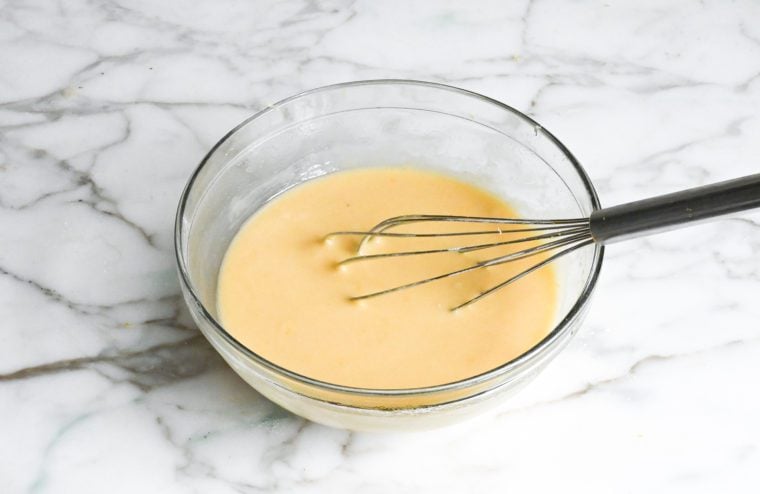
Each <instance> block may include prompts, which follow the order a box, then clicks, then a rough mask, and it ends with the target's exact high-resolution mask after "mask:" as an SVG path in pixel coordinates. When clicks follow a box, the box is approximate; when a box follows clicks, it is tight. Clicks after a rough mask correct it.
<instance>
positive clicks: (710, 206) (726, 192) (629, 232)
mask: <svg viewBox="0 0 760 494" xmlns="http://www.w3.org/2000/svg"><path fill="white" fill-rule="evenodd" d="M758 207H760V174H755V175H749V176H746V177H742V178H737V179H734V180H728V181H725V182H719V183H715V184H711V185H705V186H702V187H697V188H693V189H687V190H684V191H680V192H675V193H672V194H666V195H662V196H657V197H652V198H649V199H644V200H641V201H635V202H631V203H627V204H621V205H619V206H613V207H609V208H604V209H598V210H596V211H594V212H593V213H591V215H590V216H589V217H588V218H574V219H535V220H534V219H518V218H487V217H473V216H456V215H432V214H410V215H404V216H396V217H393V218H388V219H386V220H384V221H382V222H380V223H378V224H377V225H376V226H374V227H373V228H372V229H370V230H369V231H338V232H332V233H330V234H329V235H328V236H338V235H356V236H361V237H362V240H361V242H360V244H359V247H358V249H357V253H356V255H355V256H353V257H349V258H347V259H345V260H343V261H342V262H341V264H348V263H354V262H363V261H371V260H374V259H381V258H388V257H402V256H421V255H432V254H438V253H444V252H455V253H466V252H474V251H480V250H486V249H491V248H495V247H500V246H505V245H513V244H521V243H531V244H536V243H538V245H531V246H530V247H527V248H524V249H522V250H517V251H514V252H510V253H509V254H506V255H502V256H498V257H494V258H492V259H488V260H484V261H480V262H477V263H475V264H473V265H472V266H468V267H465V268H462V269H458V270H455V271H449V272H446V273H441V274H439V275H436V276H432V277H430V278H425V279H421V280H418V281H414V282H411V283H407V284H404V285H400V286H394V287H391V288H386V289H384V290H380V291H376V292H372V293H367V294H362V295H357V296H354V297H352V300H362V299H368V298H372V297H378V296H380V295H386V294H389V293H393V292H397V291H399V290H405V289H409V288H413V287H416V286H420V285H424V284H427V283H432V282H434V281H438V280H442V279H444V278H449V277H452V276H458V275H462V274H465V273H468V272H470V271H474V270H476V269H484V268H487V267H489V266H496V265H500V264H504V263H508V262H513V261H516V260H518V259H525V258H528V257H533V256H537V255H539V254H542V253H543V254H545V255H548V257H545V258H543V259H541V260H540V261H538V262H536V263H535V264H533V265H531V266H530V267H528V268H527V269H524V270H522V271H520V272H519V273H517V274H515V275H514V276H511V277H510V278H508V279H506V280H504V281H503V282H501V283H499V284H497V285H495V286H493V287H491V288H488V289H486V290H484V291H482V292H480V293H479V294H478V295H476V296H475V297H472V298H470V299H469V300H466V301H465V302H463V303H461V304H459V305H457V306H456V307H453V308H452V309H451V310H457V309H461V308H463V307H466V306H468V305H471V304H473V303H475V302H477V301H478V300H481V299H483V298H484V297H486V296H488V295H490V294H492V293H494V292H496V291H497V290H499V289H501V288H504V287H506V286H507V285H510V284H512V283H514V282H516V281H517V280H519V279H521V278H523V277H524V276H527V275H528V274H530V273H532V272H533V271H536V270H538V269H540V268H542V267H544V266H546V265H548V264H550V263H552V262H554V261H556V260H557V259H559V258H561V257H563V256H566V255H568V254H570V253H571V252H574V251H576V250H578V249H581V248H583V247H586V246H588V245H592V244H595V243H596V244H607V243H609V242H613V241H618V240H625V239H628V238H633V237H637V236H643V235H648V234H651V233H656V232H659V231H664V230H670V229H674V228H678V227H681V226H684V225H686V224H689V223H692V222H695V221H699V220H703V219H707V218H712V217H715V216H721V215H726V214H730V213H735V212H738V211H745V210H748V209H752V208H758ZM436 222H438V223H443V222H454V223H462V224H482V225H492V227H491V228H490V229H484V230H476V231H461V232H446V233H414V232H411V233H410V232H406V231H404V232H398V231H395V232H394V231H392V230H393V229H395V228H398V227H400V226H402V225H409V224H414V223H436ZM494 225H495V226H494ZM484 228H485V227H484ZM504 234H512V235H514V234H522V235H521V236H519V237H517V238H514V237H510V238H509V239H507V240H498V239H496V240H494V238H493V237H490V238H491V241H489V242H484V243H480V244H476V245H464V246H452V247H445V248H440V249H426V250H409V251H399V252H384V253H379V254H362V248H363V247H364V246H365V245H366V243H367V241H368V240H369V239H371V238H373V237H400V238H424V237H467V236H484V235H491V236H494V235H495V236H497V238H498V236H500V235H504Z"/></svg>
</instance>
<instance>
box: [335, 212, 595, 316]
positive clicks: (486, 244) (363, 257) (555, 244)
mask: <svg viewBox="0 0 760 494" xmlns="http://www.w3.org/2000/svg"><path fill="white" fill-rule="evenodd" d="M436 222H438V223H462V224H479V225H483V226H484V227H483V229H479V230H474V231H453V232H440V233H435V232H433V233H430V232H408V231H402V232H400V231H394V230H396V229H397V228H399V227H401V226H404V225H410V224H414V223H428V224H430V223H436ZM488 226H490V228H488V229H486V227H488ZM332 236H360V237H362V239H361V242H360V243H359V247H358V249H357V252H356V255H354V256H352V257H348V258H346V259H344V260H342V261H341V262H340V263H339V264H341V265H346V264H351V263H356V262H363V261H372V260H376V259H383V258H392V257H407V256H422V255H433V254H441V253H446V252H449V253H452V252H453V253H461V254H464V253H468V252H475V251H484V250H487V249H494V248H498V247H504V246H515V247H516V246H519V245H520V244H528V246H527V247H525V248H522V249H518V250H515V251H512V252H509V253H507V254H504V255H499V256H496V257H493V258H490V259H486V260H482V261H478V262H475V263H474V264H472V265H471V266H468V267H465V268H462V269H457V270H454V271H449V272H445V273H441V274H439V275H435V276H431V277H429V278H424V279H421V280H417V281H414V282H411V283H406V284H403V285H398V286H394V287H390V288H386V289H383V290H379V291H375V292H371V293H366V294H361V295H356V296H353V297H351V300H363V299H368V298H373V297H378V296H380V295H386V294H389V293H393V292H397V291H400V290H405V289H408V288H413V287H416V286H420V285H424V284H427V283H431V282H434V281H438V280H442V279H445V278H449V277H452V276H459V275H462V274H465V273H468V272H471V271H474V270H476V269H485V268H488V267H490V266H498V265H501V264H505V263H509V262H514V261H517V260H520V259H526V258H529V257H534V256H539V257H540V260H538V261H537V262H535V263H534V264H531V265H530V266H529V267H527V268H526V269H523V270H521V271H520V272H518V273H517V274H514V275H512V276H510V277H509V278H508V279H506V280H504V281H503V282H500V283H498V284H497V285H495V286H492V287H490V288H488V289H486V290H483V291H482V292H480V293H479V294H478V295H476V296H475V297H472V298H470V299H468V300H466V301H464V302H463V303H461V304H459V305H457V306H456V307H453V308H452V309H451V310H452V311H453V310H457V309H461V308H463V307H466V306H468V305H470V304H473V303H475V302H477V301H478V300H481V299H482V298H484V297H486V296H487V295H490V294H492V293H494V292H496V291H497V290H499V289H501V288H504V287H506V286H508V285H510V284H512V283H514V282H515V281H517V280H519V279H520V278H523V277H524V276H527V275H528V274H530V273H532V272H534V271H536V270H538V269H540V268H542V267H544V266H546V265H548V264H550V263H552V262H553V261H556V260H557V259H559V258H560V257H562V256H565V255H567V254H570V253H571V252H574V251H576V250H578V249H580V248H582V247H585V246H587V245H590V244H592V243H594V240H593V237H592V235H591V230H590V225H589V219H588V218H576V219H550V220H546V219H541V220H534V219H522V218H520V219H516V218H488V217H477V216H453V215H433V214H416V215H404V216H395V217H393V218H388V219H386V220H384V221H382V222H380V223H378V224H377V225H375V226H374V227H373V228H372V229H370V230H368V231H337V232H332V233H330V234H328V235H327V237H332ZM375 237H395V238H410V239H413V238H445V237H452V238H454V237H476V238H477V237H481V238H483V237H486V238H488V241H481V243H475V244H470V245H456V246H452V247H442V248H431V249H420V250H401V251H391V252H382V253H377V254H362V250H363V248H364V247H365V246H366V244H367V242H369V241H370V240H371V239H372V238H375ZM499 237H501V238H499ZM541 254H543V256H541Z"/></svg>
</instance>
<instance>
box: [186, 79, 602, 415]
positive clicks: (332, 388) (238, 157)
mask: <svg viewBox="0 0 760 494" xmlns="http://www.w3.org/2000/svg"><path fill="white" fill-rule="evenodd" d="M389 165H413V166H415V167H422V168H428V169H432V170H437V171H441V172H445V173H447V174H450V175H453V176H456V177H460V178H462V179H464V180H467V181H469V182H472V183H475V184H477V185H480V186H481V187H484V188H486V189H489V190H491V191H492V192H494V193H496V194H498V195H500V196H502V197H504V198H505V199H506V200H508V201H509V202H510V203H511V204H513V205H514V206H516V208H517V209H518V211H520V213H521V215H523V216H525V217H533V218H565V217H567V218H576V217H581V216H588V215H589V214H590V213H591V211H592V210H594V209H596V208H598V207H599V203H598V199H597V196H596V193H595V191H594V188H593V186H592V185H591V182H590V181H589V179H588V177H587V176H586V173H585V172H584V171H583V169H582V168H581V166H580V165H579V164H578V162H577V160H576V159H575V158H574V157H573V156H572V155H571V154H570V152H569V151H568V150H567V149H566V148H565V147H564V146H563V145H562V144H561V143H560V142H559V141H558V140H557V139H556V138H555V137H554V136H553V135H551V134H550V133H549V132H547V131H546V130H545V129H544V128H543V127H541V126H540V125H539V124H537V123H536V122H534V121H533V120H531V119H530V118H529V117H527V116H525V115H523V114H522V113H520V112H518V111H517V110H515V109H513V108H510V107H509V106H507V105H504V104H503V103H500V102H498V101H495V100H493V99H490V98H487V97H485V96H481V95H479V94H476V93H472V92H469V91H465V90H462V89H457V88H454V87H450V86H444V85H441V84H433V83H428V82H416V81H402V80H380V81H360V82H352V83H346V84H337V85H333V86H327V87H323V88H319V89H315V90H312V91H307V92H305V93H301V94H299V95H296V96H293V97H291V98H288V99H286V100H283V101H281V102H279V103H276V104H274V105H272V106H270V107H268V108H266V109H265V110H263V111H261V112H259V113H258V114H256V115H254V116H253V117H251V118H249V119H248V120H246V121H245V122H243V123H242V124H240V125H239V126H238V127H236V128H235V129H233V130H232V131H231V132H230V133H229V134H227V135H226V136H224V138H222V140H221V141H219V143H218V144H216V146H214V148H213V149H212V150H211V151H210V152H209V153H208V155H207V156H206V157H205V158H204V160H203V161H202V162H201V164H200V165H199V166H198V168H197V170H196V171H195V173H193V175H192V177H191V178H190V180H189V182H188V184H187V186H186V188H185V190H184V192H183V194H182V197H181V199H180V204H179V209H178V211H177V221H176V227H175V248H176V256H177V264H178V268H179V275H180V283H181V287H182V293H183V295H184V298H185V300H186V302H187V305H188V306H189V308H190V311H191V312H192V315H193V317H194V319H195V321H196V323H197V324H198V327H199V328H200V330H201V331H202V332H203V334H204V335H205V336H206V338H207V339H208V340H209V341H210V342H211V344H212V345H213V346H214V348H216V350H217V351H218V352H219V353H220V354H221V355H222V357H224V359H225V360H226V361H227V362H228V363H229V365H230V366H231V367H232V368H233V369H234V370H235V371H236V372H237V373H238V374H239V375H240V376H241V377H242V378H243V379H245V380H246V381H247V382H248V383H249V384H250V385H251V386H253V387H254V388H255V389H257V390H258V391H259V392H260V393H261V394H263V395H264V396H266V397H268V398H269V399H271V400H272V401H274V402H275V403H278V404H279V405H281V406H283V407H284V408H286V409H288V410H290V411H292V412H294V413H296V414H298V415H301V416H303V417H306V418H308V419H311V420H313V421H316V422H320V423H323V424H327V425H331V426H336V427H343V428H348V429H357V430H383V429H417V428H426V427H433V426H438V425H443V424H446V423H449V422H451V421H454V420H458V419H460V418H463V417H466V416H470V415H473V414H475V413H478V412H479V411H481V410H483V409H485V408H488V407H491V406H493V405H495V404H497V403H498V402H499V401H500V400H501V399H502V398H504V397H505V396H507V395H508V394H510V392H513V391H514V390H516V389H517V388H518V387H520V386H521V385H523V384H525V383H526V382H528V381H529V380H530V379H532V378H533V377H534V376H535V375H536V374H537V373H538V372H539V371H541V369H543V367H544V366H546V364H547V363H548V362H549V361H550V360H551V359H552V358H553V357H554V356H555V355H556V354H557V352H558V351H559V350H561V349H562V348H563V347H564V345H565V344H566V343H567V342H568V340H569V339H570V337H571V336H572V335H573V334H574V333H575V331H576V330H577V329H578V327H579V325H580V323H581V320H582V319H583V316H584V313H585V311H586V308H587V306H588V302H589V297H590V295H591V293H592V291H593V289H594V285H595V282H596V280H597V276H598V273H599V270H600V268H601V263H602V256H603V248H602V247H600V246H589V247H586V248H584V249H581V250H579V251H577V252H575V253H573V254H572V255H569V256H567V257H565V258H563V259H561V260H560V261H559V263H558V264H557V265H556V266H557V273H558V278H559V283H560V290H559V291H560V303H559V304H558V309H557V310H556V314H555V321H554V328H553V330H552V331H551V332H550V333H549V334H548V335H547V336H546V338H544V339H543V340H542V341H541V342H539V343H538V344H537V345H536V346H535V347H533V348H532V349H530V350H529V351H528V352H526V353H525V354H523V355H521V356H520V357H518V358H516V359H514V360H512V361H510V362H504V364H503V365H501V366H499V367H497V368H495V369H492V370H490V371H488V372H486V373H483V374H480V375H477V376H473V377H471V378H469V379H465V380H462V381H458V382H452V383H447V384H442V385H439V386H432V387H425V388H417V389H401V390H387V389H361V388H352V387H346V386H341V385H339V384H334V383H327V382H321V381H318V380H315V379H311V378H309V377H308V376H303V375H299V374H297V373H294V372H291V371H290V370H288V369H285V368H283V367H280V366H278V365H277V364H276V363H274V362H270V361H268V360H267V359H265V358H263V357H262V356H261V355H258V354H257V353H256V349H255V348H253V349H250V348H246V347H244V346H243V345H242V344H240V343H239V342H238V341H237V340H236V339H235V338H234V337H233V336H232V335H230V334H229V333H228V332H227V331H226V330H225V329H224V327H223V326H222V325H221V324H220V322H219V321H218V320H217V318H216V316H217V312H216V287H217V275H218V272H219V267H220V264H221V262H222V258H223V256H224V253H225V251H226V250H227V247H228V245H229V243H230V241H231V240H232V238H233V237H234V235H235V233H236V232H237V231H238V228H239V227H240V226H241V224H242V223H243V222H244V221H245V220H246V219H247V218H248V217H249V216H250V215H251V214H253V213H254V212H255V211H256V210H257V209H259V208H260V207H262V206H263V205H264V204H265V203H266V202H267V201H269V200H271V199H272V198H274V197H275V196H277V195H278V194H280V193H281V192H283V191H284V190H287V189H289V188H290V187H293V186H295V185H297V184H299V183H301V182H304V181H306V180H310V179H313V178H315V177H319V176H321V175H324V174H327V173H332V172H335V171H339V170H346V169H351V168H357V167H376V166H389ZM389 200H392V198H389ZM452 213H456V212H455V211H453V212H452ZM272 262H277V260H276V259H273V260H272ZM283 282H284V281H283ZM431 337H433V336H432V335H431Z"/></svg>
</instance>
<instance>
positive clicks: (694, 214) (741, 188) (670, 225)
mask: <svg viewBox="0 0 760 494" xmlns="http://www.w3.org/2000/svg"><path fill="white" fill-rule="evenodd" d="M752 208H760V173H759V174H755V175H749V176H746V177H742V178H737V179H734V180H727V181H725V182H718V183H715V184H710V185H705V186H702V187H696V188H694V189H687V190H684V191H681V192H675V193H672V194H666V195H662V196H657V197H652V198H649V199H643V200H641V201H635V202H630V203H627V204H621V205H619V206H612V207H609V208H604V209H599V210H597V211H594V212H593V213H592V214H591V224H590V226H591V235H592V236H593V238H594V240H595V241H596V242H597V243H601V244H604V243H609V242H613V241H617V240H625V239H626V238H631V237H636V236H643V235H647V234H649V233H655V232H657V231H663V230H671V229H674V228H677V227H678V226H679V225H683V224H686V223H691V222H693V221H699V220H703V219H707V218H712V217H714V216H721V215H725V214H730V213H735V212H737V211H744V210H747V209H752Z"/></svg>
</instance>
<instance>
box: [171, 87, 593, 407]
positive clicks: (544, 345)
mask: <svg viewBox="0 0 760 494" xmlns="http://www.w3.org/2000/svg"><path fill="white" fill-rule="evenodd" d="M372 85H377V86H383V85H404V86H417V87H423V88H431V89H436V90H443V91H449V92H453V93H457V94H459V95H463V96H467V97H471V98H476V99H479V100H481V101H483V102H486V103H489V104H492V105H494V106H496V107H498V108H500V109H502V110H506V111H508V112H510V113H512V114H513V115H515V116H517V117H518V118H520V119H522V120H524V121H525V122H527V123H528V124H530V125H532V126H533V127H534V129H535V130H536V132H537V133H540V134H542V135H543V136H544V137H545V138H547V139H548V140H549V141H551V142H552V144H554V145H555V146H556V147H557V148H558V149H559V150H560V151H561V152H562V153H563V154H564V156H565V157H566V158H567V159H568V160H569V161H570V163H571V165H572V166H573V168H574V170H575V172H576V173H577V174H578V176H579V177H580V179H581V182H582V183H583V185H584V187H585V190H586V193H587V194H588V196H589V199H590V201H591V205H592V208H593V209H594V210H597V209H599V208H600V207H601V206H600V202H599V197H598V195H597V193H596V189H595V188H594V186H593V184H592V182H591V179H590V178H589V176H588V174H587V173H586V171H585V170H584V168H583V166H581V164H580V162H579V161H578V160H577V159H576V158H575V156H574V155H573V154H572V153H571V152H570V150H569V149H568V148H567V147H566V146H565V145H564V144H563V143H562V142H561V141H560V140H559V139H557V137H555V136H554V135H553V134H552V133H551V132H549V131H548V130H546V128H544V126H543V125H541V124H539V123H538V122H536V121H535V120H534V119H532V118H531V117H529V116H527V115H526V114H524V113H522V112H521V111H519V110H517V109H515V108H513V107H511V106H509V105H507V104H505V103H502V102H501V101H498V100H496V99H494V98H490V97H488V96H484V95H482V94H480V93H476V92H474V91H470V90H467V89H462V88H458V87H455V86H451V85H448V84H441V83H438V82H429V81H419V80H413V79H368V80H359V81H349V82H341V83H337V84H330V85H326V86H321V87H317V88H314V89H309V90H306V91H302V92H300V93H297V94H294V95H292V96H289V97H287V98H285V99H282V100H280V101H278V102H276V103H273V104H271V105H269V106H267V107H266V108H264V109H263V110H261V111H258V112H256V113H254V114H253V115H251V116H250V117H248V118H246V119H245V120H243V121H242V122H240V123H239V124H238V125H236V126H235V127H234V128H232V130H230V131H229V132H227V133H226V134H225V135H224V136H223V137H222V138H221V139H219V141H217V143H216V144H214V146H213V147H212V148H211V149H210V150H209V151H208V153H206V155H205V156H204V157H203V159H202V160H201V162H200V163H199V164H198V166H197V167H196V168H195V170H194V171H193V173H192V174H191V175H190V178H189V179H188V181H187V183H186V184H185V187H184V189H183V190H182V194H181V195H180V199H179V204H178V207H177V212H176V216H175V223H174V254H175V260H176V263H177V270H178V272H179V278H180V282H181V283H182V285H183V286H184V288H185V293H186V294H189V295H190V297H191V299H192V302H193V303H194V305H196V306H197V307H198V308H199V310H200V314H201V315H202V317H203V318H204V319H205V320H206V321H207V322H208V323H209V324H210V325H211V327H212V328H214V330H215V331H216V332H217V333H218V334H219V335H220V336H221V337H222V338H223V339H224V340H226V341H227V342H228V343H229V344H230V345H232V346H233V347H235V348H236V349H237V350H238V351H240V352H241V353H243V354H244V355H245V356H246V357H248V358H250V359H252V360H253V361H255V362H256V363H257V364H259V365H261V366H263V367H265V368H267V369H268V370H269V371H272V372H274V373H276V374H282V375H284V376H286V377H288V378H290V379H293V380H295V381H298V382H301V383H302V384H306V385H309V386H314V387H316V388H320V389H322V390H324V391H330V392H339V393H346V394H350V395H354V396H357V395H358V396H365V397H382V396H385V397H399V396H415V395H429V394H435V393H441V392H447V391H457V390H463V389H467V388H468V387H471V386H476V385H478V384H481V383H484V382H487V381H489V380H490V379H492V378H494V377H496V376H497V375H500V374H504V373H507V372H509V371H511V370H512V369H515V368H519V367H520V366H521V365H523V364H525V363H526V362H528V361H530V360H532V359H533V358H535V357H537V356H538V355H540V354H542V353H543V352H544V351H545V350H548V349H549V348H551V347H552V344H553V343H554V342H555V341H556V340H558V339H559V338H560V337H561V336H562V335H563V334H564V333H565V332H566V330H567V329H568V327H569V326H570V324H571V323H572V322H573V321H574V320H575V319H576V318H577V317H578V316H579V315H580V314H581V313H582V312H583V309H584V308H585V307H586V306H587V305H588V302H589V300H590V298H591V295H592V293H593V291H594V288H595V287H596V283H597V281H598V279H599V273H600V271H601V267H602V261H603V258H604V246H603V245H600V244H597V243H594V244H593V245H594V258H593V261H592V264H591V267H590V269H589V275H588V277H587V279H586V282H585V284H584V286H583V290H582V291H581V293H580V295H579V296H578V298H577V300H576V301H575V303H574V304H573V306H572V307H571V308H570V310H569V311H568V313H567V314H566V315H565V317H564V318H563V319H562V320H561V321H560V322H559V323H558V324H556V325H555V327H554V328H553V329H552V330H551V331H550V332H549V333H548V334H547V335H546V336H545V337H544V338H543V339H541V340H540V341H539V342H538V343H536V344H535V345H533V346H532V347H531V348H530V349H529V350H527V351H526V352H525V353H523V354H521V355H519V356H517V357H515V358H513V359H512V360H509V361H507V362H505V363H503V364H501V365H499V366H498V367H494V368H493V369H490V370H488V371H485V372H482V373H480V374H477V375H475V376H471V377H468V378H465V379H460V380H458V381H452V382H449V383H444V384H437V385H434V386H423V387H416V388H401V389H390V388H389V389H380V388H360V387H353V386H345V385H341V384H334V383H330V382H327V381H321V380H319V379H314V378H311V377H308V376H305V375H303V374H299V373H297V372H294V371H291V370H289V369H287V368H285V367H282V366H280V365H278V364H276V363H274V362H272V361H270V360H268V359H266V358H264V357H262V356H261V355H259V354H257V353H256V352H254V351H253V350H251V349H250V348H248V347H246V346H245V345H243V344H242V343H241V342H240V341H238V340H237V339H236V338H235V337H234V336H232V335H231V334H230V333H229V332H228V331H227V330H226V329H224V327H223V326H222V324H221V323H220V322H218V321H217V320H216V318H214V317H213V316H212V315H211V313H210V312H209V311H208V310H207V309H206V307H205V305H204V304H203V302H201V300H200V298H199V296H198V294H197V292H196V290H195V288H194V286H193V284H192V282H191V280H190V274H189V273H188V272H187V268H186V262H185V258H184V254H183V243H182V232H183V227H182V226H183V222H182V218H183V216H184V212H185V206H186V204H187V200H188V197H189V195H190V191H191V190H192V188H193V185H194V184H195V181H196V179H197V178H198V176H199V174H200V172H201V170H203V168H204V167H205V165H206V164H207V162H208V161H209V159H210V158H211V156H213V154H214V153H215V152H216V151H217V149H218V148H219V147H220V146H221V145H222V144H224V143H225V142H226V141H227V140H228V139H230V138H231V137H232V136H233V135H234V134H236V133H237V132H238V131H239V130H240V129H241V128H243V127H244V126H246V125H247V124H248V123H250V122H251V121H253V120H255V119H257V118H260V117H261V116H263V115H265V114H267V113H269V112H272V111H274V110H275V109H277V108H279V107H281V106H283V105H285V104H287V103H289V102H291V101H294V100H296V99H299V98H302V97H305V96H309V95H313V94H317V93H321V92H328V91H335V90H340V89H344V88H350V87H357V86H372ZM301 394H302V393H301ZM315 399H319V398H315ZM322 401H327V400H322ZM346 406H351V407H355V406H354V405H346ZM357 408H361V407H357Z"/></svg>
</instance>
